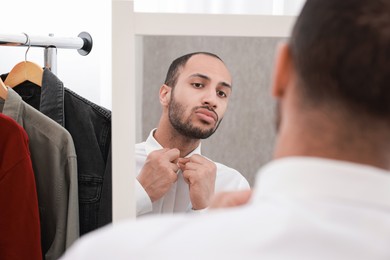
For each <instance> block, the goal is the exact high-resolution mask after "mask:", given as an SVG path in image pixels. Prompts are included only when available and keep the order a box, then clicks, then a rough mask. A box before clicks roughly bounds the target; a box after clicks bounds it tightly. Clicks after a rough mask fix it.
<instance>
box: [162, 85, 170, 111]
mask: <svg viewBox="0 0 390 260" xmlns="http://www.w3.org/2000/svg"><path fill="white" fill-rule="evenodd" d="M171 91H172V88H171V87H169V86H167V85H165V84H164V85H162V86H161V87H160V103H161V105H162V106H168V105H169V102H170V100H171Z"/></svg>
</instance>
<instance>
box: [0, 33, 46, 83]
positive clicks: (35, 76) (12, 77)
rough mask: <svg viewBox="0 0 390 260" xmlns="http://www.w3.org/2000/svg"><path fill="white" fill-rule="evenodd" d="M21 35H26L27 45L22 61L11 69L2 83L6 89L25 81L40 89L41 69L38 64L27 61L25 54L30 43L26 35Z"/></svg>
mask: <svg viewBox="0 0 390 260" xmlns="http://www.w3.org/2000/svg"><path fill="white" fill-rule="evenodd" d="M23 34H24V35H26V38H27V40H26V44H28V48H27V50H26V53H25V54H24V61H22V62H19V63H18V64H16V65H15V67H13V68H12V70H11V71H10V73H9V74H8V76H7V78H6V79H5V81H4V83H5V85H7V86H8V87H11V88H13V87H16V86H17V85H19V84H21V83H23V82H25V81H30V82H32V83H34V84H36V85H38V86H40V87H42V77H43V69H42V67H40V66H39V65H38V64H36V63H34V62H31V61H27V53H28V50H29V49H30V47H31V42H30V37H29V36H28V34H26V33H23Z"/></svg>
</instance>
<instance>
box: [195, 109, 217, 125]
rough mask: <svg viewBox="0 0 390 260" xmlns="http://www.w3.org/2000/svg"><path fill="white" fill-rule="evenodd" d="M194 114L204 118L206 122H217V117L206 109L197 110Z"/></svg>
mask: <svg viewBox="0 0 390 260" xmlns="http://www.w3.org/2000/svg"><path fill="white" fill-rule="evenodd" d="M195 113H196V114H200V116H202V117H205V119H208V120H207V121H211V120H210V119H212V120H213V121H214V122H217V120H218V116H217V114H216V113H215V112H214V111H210V110H208V109H207V108H199V109H197V110H196V111H195Z"/></svg>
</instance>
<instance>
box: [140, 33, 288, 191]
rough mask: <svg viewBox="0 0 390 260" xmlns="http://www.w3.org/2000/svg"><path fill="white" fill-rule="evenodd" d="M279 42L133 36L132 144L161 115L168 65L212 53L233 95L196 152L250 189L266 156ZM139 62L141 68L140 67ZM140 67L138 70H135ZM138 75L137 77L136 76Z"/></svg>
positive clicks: (270, 136)
mask: <svg viewBox="0 0 390 260" xmlns="http://www.w3.org/2000/svg"><path fill="white" fill-rule="evenodd" d="M282 40H285V38H281V37H223V36H221V37H213V36H138V37H137V41H138V42H137V46H141V48H139V50H138V51H137V53H138V55H142V57H140V58H139V59H138V61H139V60H141V61H142V62H138V61H137V64H138V66H137V68H136V70H138V73H137V75H139V76H138V77H139V78H141V80H139V81H138V82H137V84H136V85H137V86H142V89H140V88H138V89H137V90H136V91H137V98H136V101H137V102H139V103H138V104H137V105H136V106H137V115H138V118H137V124H136V125H137V129H136V136H137V139H136V142H137V143H138V142H141V141H144V140H145V139H146V138H147V137H148V135H149V133H150V130H151V129H153V128H155V127H156V126H157V124H158V121H159V118H160V116H161V105H160V103H159V101H158V93H159V88H160V86H161V85H162V83H163V81H164V79H165V76H166V73H167V70H168V67H169V65H170V63H171V62H172V61H173V60H174V59H175V58H177V57H179V56H181V55H183V54H186V53H190V52H195V51H208V52H212V53H215V54H217V55H218V56H220V57H221V59H222V60H223V61H224V62H225V63H226V65H227V67H228V68H229V70H230V72H231V74H232V77H233V92H232V93H233V94H232V96H231V98H230V100H229V105H228V109H227V112H226V114H225V117H224V119H223V121H222V123H221V125H220V126H219V128H218V130H217V131H216V132H215V133H214V134H213V135H212V136H211V137H210V138H208V139H206V140H203V141H202V153H203V154H204V155H206V156H207V157H209V158H210V159H212V160H214V161H216V162H220V163H223V164H225V165H227V166H229V167H232V168H234V169H236V170H238V171H239V172H241V174H242V175H244V177H246V179H247V180H248V182H249V183H250V185H251V186H253V184H254V179H255V175H256V172H257V170H258V169H259V168H260V166H262V165H263V164H265V163H267V162H268V161H269V160H270V159H271V157H272V148H273V144H274V141H275V118H274V114H275V104H274V101H273V100H272V98H271V96H270V83H271V77H272V71H273V66H274V55H275V50H276V46H277V44H278V43H279V42H280V41H282ZM142 63H143V64H142ZM140 64H142V66H141V65H140ZM141 75H142V76H141Z"/></svg>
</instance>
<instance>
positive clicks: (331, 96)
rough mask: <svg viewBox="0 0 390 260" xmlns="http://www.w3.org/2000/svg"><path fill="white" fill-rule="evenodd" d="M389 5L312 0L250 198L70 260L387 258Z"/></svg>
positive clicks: (277, 86) (131, 233)
mask: <svg viewBox="0 0 390 260" xmlns="http://www.w3.org/2000/svg"><path fill="white" fill-rule="evenodd" d="M389 13H390V1H389V0H382V1H377V0H343V1H339V0H308V1H307V2H306V3H305V5H304V7H303V9H302V11H301V14H300V15H299V17H298V19H297V21H296V24H295V26H294V29H293V33H292V36H291V39H290V41H289V43H288V44H287V45H284V46H281V47H280V49H279V53H278V58H277V62H276V67H275V77H274V81H273V86H272V93H273V95H274V96H275V97H276V99H277V100H278V102H279V113H280V120H279V123H278V125H279V127H278V137H277V142H276V145H275V153H274V161H272V162H271V163H269V164H268V165H266V166H265V167H264V168H263V169H262V170H261V171H260V173H259V175H258V179H257V182H256V186H255V191H254V192H253V194H252V197H251V199H250V200H249V202H248V203H247V204H246V205H244V206H241V207H235V208H231V209H225V210H215V212H214V213H212V211H211V210H210V211H209V212H208V213H207V214H201V215H196V216H191V217H189V216H182V215H180V216H175V217H170V218H164V219H159V218H150V219H145V220H144V221H142V220H140V221H137V222H125V223H123V224H118V226H114V227H107V228H106V229H105V230H104V231H103V230H102V231H101V232H97V233H96V234H94V235H92V236H90V237H89V238H86V239H85V240H83V241H81V242H80V243H78V246H76V247H74V248H73V250H71V251H70V252H69V254H68V256H69V259H78V258H79V257H80V259H87V258H88V257H91V259H97V258H98V257H99V256H100V257H103V258H104V257H107V258H108V257H109V256H110V257H113V258H116V259H354V260H356V259H390V247H389V245H390V188H389V187H390V171H389V169H390V121H389V118H390V76H389V75H390V74H389V72H388V70H389V68H390V16H389ZM239 195H240V196H242V195H245V196H247V194H242V193H240V194H239ZM241 202H242V201H241ZM106 241H110V245H108V246H105V245H106ZM100 245H102V246H100ZM148 248H152V249H151V250H148ZM94 250H96V251H94ZM92 252H94V253H92ZM95 252H96V253H95ZM92 254H93V256H92ZM65 259H66V258H65Z"/></svg>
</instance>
